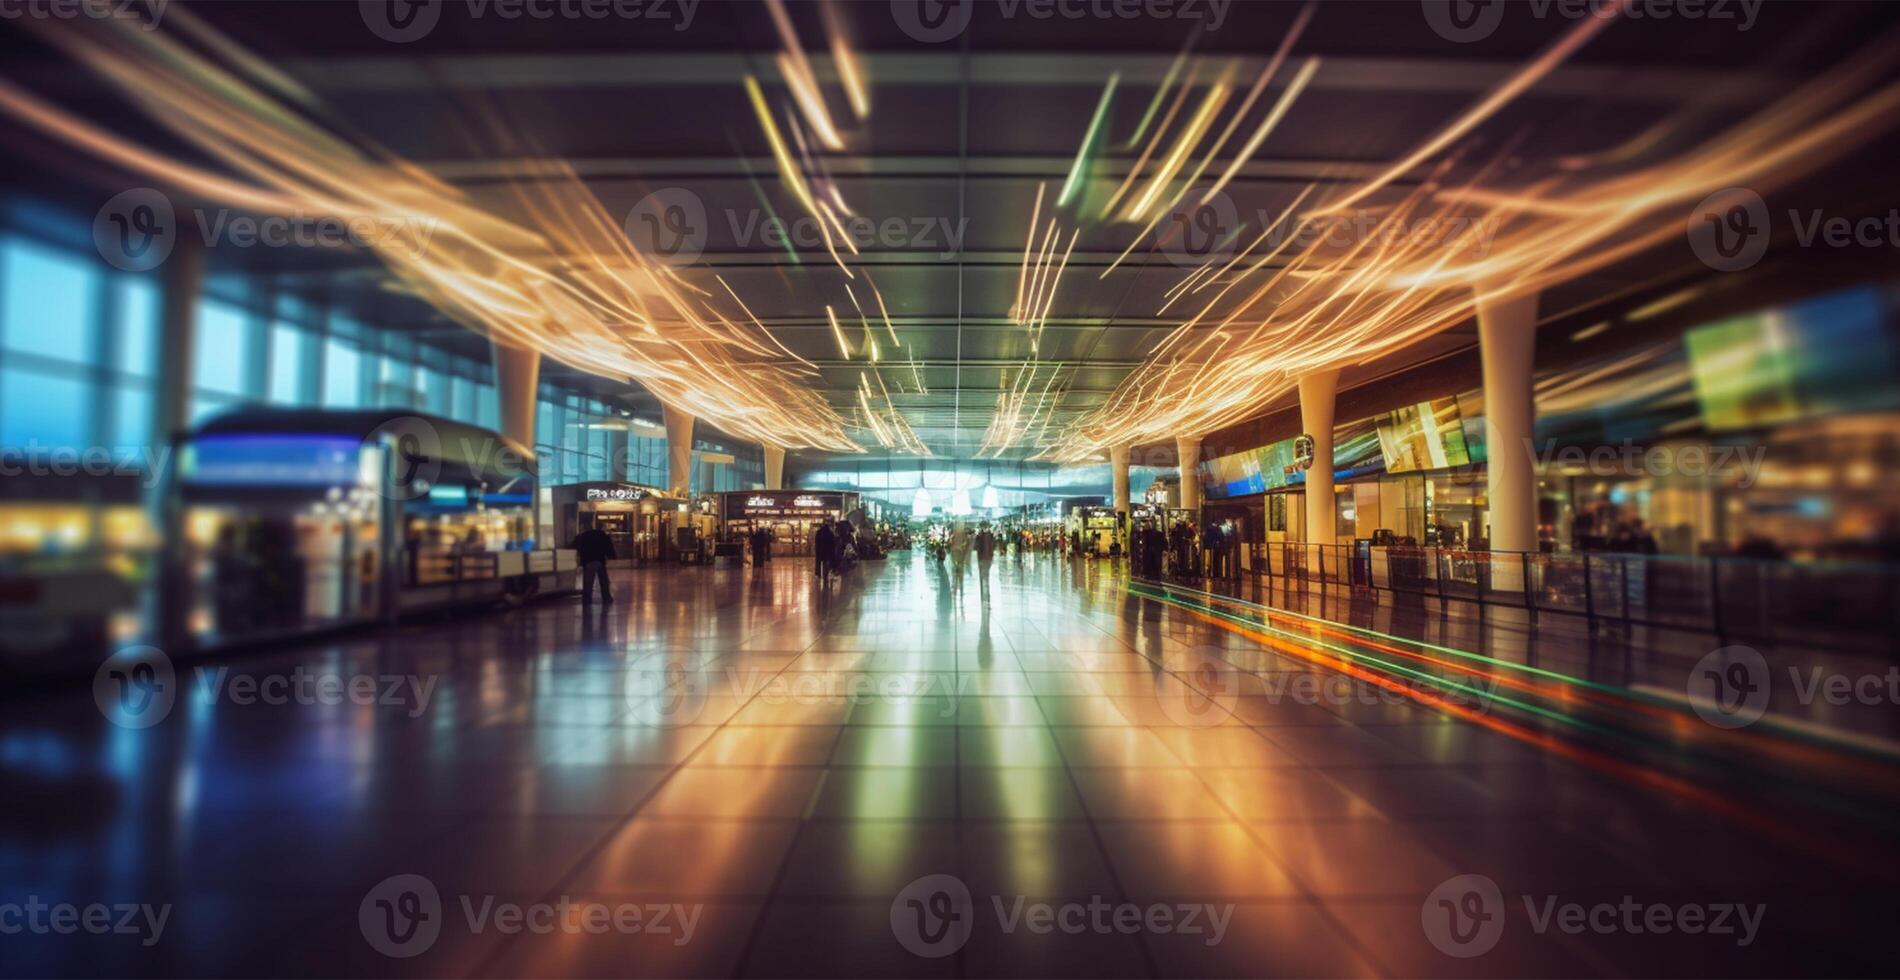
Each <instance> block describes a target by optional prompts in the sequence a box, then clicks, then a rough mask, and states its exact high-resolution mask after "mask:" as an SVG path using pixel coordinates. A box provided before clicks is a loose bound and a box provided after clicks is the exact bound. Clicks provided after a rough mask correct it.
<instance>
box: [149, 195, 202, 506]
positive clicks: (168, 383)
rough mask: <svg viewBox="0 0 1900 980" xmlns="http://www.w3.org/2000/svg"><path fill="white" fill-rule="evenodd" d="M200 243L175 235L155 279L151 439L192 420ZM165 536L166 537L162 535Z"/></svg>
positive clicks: (160, 440)
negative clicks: (154, 382) (156, 319)
mask: <svg viewBox="0 0 1900 980" xmlns="http://www.w3.org/2000/svg"><path fill="white" fill-rule="evenodd" d="M204 268H205V259H204V244H203V243H202V242H201V241H200V240H199V238H198V236H197V234H196V233H193V234H190V235H179V236H178V241H177V244H176V245H174V246H173V247H172V254H171V255H170V257H168V258H167V259H166V260H165V265H164V270H163V272H161V273H160V276H161V278H160V280H159V324H158V326H159V337H160V338H161V342H160V343H159V345H158V391H157V398H156V399H154V401H153V404H152V444H153V445H155V446H166V445H170V444H171V441H172V439H173V438H174V437H176V436H178V435H180V434H181V433H183V432H184V431H185V428H186V426H188V425H189V424H190V423H191V377H192V373H193V371H195V370H196V366H195V365H194V364H193V363H192V353H193V352H194V351H196V350H197V349H198V294H199V292H200V291H201V289H202V287H203V285H204ZM166 540H168V541H169V540H171V539H170V538H167V539H166Z"/></svg>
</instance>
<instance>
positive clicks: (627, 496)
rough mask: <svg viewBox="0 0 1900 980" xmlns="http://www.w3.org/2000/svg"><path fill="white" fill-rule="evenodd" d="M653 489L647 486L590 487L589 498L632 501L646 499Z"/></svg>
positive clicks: (588, 489) (588, 490)
mask: <svg viewBox="0 0 1900 980" xmlns="http://www.w3.org/2000/svg"><path fill="white" fill-rule="evenodd" d="M650 495H651V491H649V490H647V489H646V488H645V487H588V488H587V499H588V500H615V501H623V502H630V501H635V500H645V499H646V498H647V497H648V496H650Z"/></svg>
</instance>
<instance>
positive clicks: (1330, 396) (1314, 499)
mask: <svg viewBox="0 0 1900 980" xmlns="http://www.w3.org/2000/svg"><path fill="white" fill-rule="evenodd" d="M1338 392H1339V372H1338V371H1315V372H1313V373H1312V374H1304V375H1301V376H1300V430H1301V432H1302V433H1303V434H1304V435H1307V436H1310V437H1312V440H1313V465H1312V466H1310V467H1307V470H1306V543H1307V544H1332V543H1333V541H1334V537H1335V534H1334V528H1335V526H1336V524H1337V522H1336V520H1335V519H1334V517H1333V514H1334V511H1335V508H1336V506H1337V505H1336V503H1335V502H1334V500H1333V406H1334V396H1336V395H1337V394H1338Z"/></svg>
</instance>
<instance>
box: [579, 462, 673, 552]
mask: <svg viewBox="0 0 1900 980" xmlns="http://www.w3.org/2000/svg"><path fill="white" fill-rule="evenodd" d="M681 503H682V501H679V500H676V499H674V498H672V497H669V496H667V495H666V492H665V491H663V490H660V489H659V488H657V487H648V486H642V485H640V484H637V483H620V482H617V481H591V482H587V483H568V484H563V485H561V486H557V487H549V488H548V504H549V509H550V512H551V513H550V517H551V520H552V526H553V528H554V535H555V540H557V541H559V542H561V543H562V544H565V543H567V542H570V541H573V540H574V536H575V535H577V534H579V533H580V532H581V530H582V529H583V528H585V527H587V526H589V525H590V524H591V525H592V526H594V527H598V528H600V529H601V530H602V531H605V532H606V533H607V537H608V539H609V540H611V541H612V542H613V544H614V555H615V564H620V565H632V564H641V565H644V564H646V563H648V562H654V561H660V560H662V559H663V558H665V557H666V554H667V542H668V541H669V539H670V535H671V528H672V526H673V524H674V522H675V521H676V519H677V518H676V516H675V515H676V514H677V513H678V511H679V505H680V504H681Z"/></svg>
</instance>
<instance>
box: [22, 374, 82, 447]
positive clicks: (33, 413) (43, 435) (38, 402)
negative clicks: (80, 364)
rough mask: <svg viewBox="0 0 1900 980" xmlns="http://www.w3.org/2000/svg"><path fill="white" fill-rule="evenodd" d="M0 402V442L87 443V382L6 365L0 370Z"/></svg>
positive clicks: (65, 444) (24, 443)
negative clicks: (0, 407) (6, 366)
mask: <svg viewBox="0 0 1900 980" xmlns="http://www.w3.org/2000/svg"><path fill="white" fill-rule="evenodd" d="M0 406H4V408H3V409H0V410H3V411H4V414H0V445H6V446H10V447H22V446H26V445H29V444H37V445H39V446H48V447H50V446H73V447H84V446H86V445H89V444H90V443H91V440H90V439H89V438H88V437H87V434H88V432H89V431H90V429H91V423H92V392H91V386H90V385H87V384H86V383H85V382H84V381H82V380H80V379H78V378H63V377H58V376H54V375H48V374H40V373H38V372H35V371H26V370H21V369H19V368H9V369H7V370H6V371H5V372H4V373H0Z"/></svg>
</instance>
